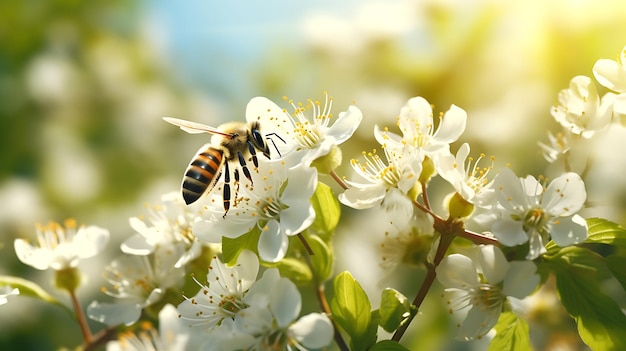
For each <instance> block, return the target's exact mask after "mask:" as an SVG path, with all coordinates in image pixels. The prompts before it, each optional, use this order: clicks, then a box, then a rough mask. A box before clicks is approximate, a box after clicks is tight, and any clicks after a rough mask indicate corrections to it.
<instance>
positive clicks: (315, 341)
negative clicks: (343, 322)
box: [289, 313, 333, 350]
mask: <svg viewBox="0 0 626 351" xmlns="http://www.w3.org/2000/svg"><path fill="white" fill-rule="evenodd" d="M289 334H291V335H292V336H293V337H294V338H295V339H296V340H298V342H300V343H301V344H302V346H304V347H306V348H308V349H314V350H316V349H321V348H323V347H326V346H328V344H330V342H331V341H332V338H333V326H332V324H331V323H330V320H329V319H328V317H326V315H325V314H322V313H310V314H307V315H305V316H302V317H301V318H300V319H298V320H297V321H296V322H295V323H293V324H292V325H291V326H290V327H289Z"/></svg>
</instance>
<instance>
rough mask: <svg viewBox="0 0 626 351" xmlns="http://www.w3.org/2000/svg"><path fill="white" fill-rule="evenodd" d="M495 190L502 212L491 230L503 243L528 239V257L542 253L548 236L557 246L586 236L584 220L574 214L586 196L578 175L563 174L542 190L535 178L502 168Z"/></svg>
mask: <svg viewBox="0 0 626 351" xmlns="http://www.w3.org/2000/svg"><path fill="white" fill-rule="evenodd" d="M494 189H495V191H496V198H497V201H498V204H499V205H500V206H501V209H500V210H501V213H500V216H499V217H498V218H497V219H496V220H495V221H494V222H493V223H492V226H491V232H492V233H493V235H494V236H495V237H496V238H497V239H498V240H499V241H500V242H501V243H502V244H504V245H506V246H515V245H521V244H524V243H526V242H529V251H528V256H527V257H526V258H527V259H534V258H536V257H538V256H539V255H540V254H542V253H544V252H545V247H544V241H545V240H548V239H550V238H551V239H552V240H554V242H555V243H556V244H557V245H559V246H568V245H573V244H576V243H579V242H581V241H583V240H585V239H586V238H587V223H586V222H585V219H584V218H582V217H581V216H579V215H577V214H575V213H576V212H578V211H579V210H580V209H581V208H582V207H583V205H584V203H585V200H586V198H587V192H586V191H585V185H584V183H583V181H582V179H581V178H580V176H579V175H578V174H576V173H565V174H563V175H562V176H560V177H558V178H556V179H554V180H553V181H552V182H550V184H549V185H548V188H547V189H544V187H543V186H542V185H541V184H540V183H539V182H538V181H537V180H536V179H535V178H534V177H532V176H527V177H526V178H518V177H517V176H516V175H515V173H513V171H511V170H510V169H508V168H505V169H503V170H502V171H501V172H500V173H499V174H498V175H497V176H496V178H495V180H494Z"/></svg>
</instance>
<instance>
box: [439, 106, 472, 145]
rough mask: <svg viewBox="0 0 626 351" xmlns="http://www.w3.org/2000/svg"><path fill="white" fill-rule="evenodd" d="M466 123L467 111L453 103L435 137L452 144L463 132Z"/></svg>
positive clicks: (440, 141) (441, 141)
mask: <svg viewBox="0 0 626 351" xmlns="http://www.w3.org/2000/svg"><path fill="white" fill-rule="evenodd" d="M466 123H467V112H465V110H463V109H462V108H460V107H458V106H456V105H452V106H450V109H449V110H448V111H447V112H446V113H445V114H444V116H443V119H442V121H441V124H440V125H439V128H437V131H436V132H435V134H434V135H433V138H434V139H435V140H436V141H437V142H439V143H444V144H450V143H451V142H453V141H456V140H457V139H458V138H459V137H460V136H461V134H463V132H464V131H465V125H466Z"/></svg>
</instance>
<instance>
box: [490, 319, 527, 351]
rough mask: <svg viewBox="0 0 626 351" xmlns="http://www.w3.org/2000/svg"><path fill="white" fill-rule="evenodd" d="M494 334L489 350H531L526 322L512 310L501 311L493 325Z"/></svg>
mask: <svg viewBox="0 0 626 351" xmlns="http://www.w3.org/2000/svg"><path fill="white" fill-rule="evenodd" d="M494 328H495V329H496V336H495V337H494V338H493V340H491V344H490V345H489V351H501V350H506V351H527V350H531V349H532V347H531V345H530V338H529V334H528V323H526V321H525V320H523V319H520V318H519V317H518V316H517V315H516V314H515V313H513V312H510V311H509V312H503V313H502V314H500V318H498V323H496V325H495V326H494Z"/></svg>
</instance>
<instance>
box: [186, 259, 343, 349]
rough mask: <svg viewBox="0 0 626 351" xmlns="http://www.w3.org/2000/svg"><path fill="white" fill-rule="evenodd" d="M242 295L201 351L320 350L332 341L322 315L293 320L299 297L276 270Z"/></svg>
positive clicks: (273, 269)
mask: <svg viewBox="0 0 626 351" xmlns="http://www.w3.org/2000/svg"><path fill="white" fill-rule="evenodd" d="M248 252H249V251H248ZM242 295H243V298H240V297H239V295H238V298H237V299H236V300H237V301H238V302H237V304H236V306H237V308H233V309H231V311H230V312H232V315H231V318H228V317H224V318H223V319H221V320H220V323H219V324H218V325H215V326H214V327H213V328H211V329H210V330H209V331H208V333H207V334H206V337H205V340H206V341H205V345H203V349H208V350H219V351H230V350H233V351H234V350H241V349H245V350H259V351H261V350H268V349H271V350H294V348H293V347H294V346H295V349H297V350H308V349H320V348H323V347H325V346H327V345H328V344H329V343H330V341H331V340H332V336H333V327H332V324H331V323H330V320H329V319H328V317H326V316H325V315H323V314H320V313H311V314H308V315H306V316H303V317H301V318H300V319H298V320H296V319H297V317H298V315H299V314H300V310H301V307H302V297H301V295H300V292H299V291H298V289H297V288H296V286H295V284H294V283H293V282H291V281H290V280H289V279H287V278H281V277H280V275H279V273H278V270H277V269H276V268H270V269H268V270H266V271H265V273H264V274H263V277H262V278H261V279H259V280H258V281H256V282H254V284H252V286H251V287H250V289H249V290H248V291H245V292H244V293H243V294H242ZM228 302H231V300H228ZM228 302H227V304H228ZM179 309H180V308H179ZM204 314H205V313H201V315H204Z"/></svg>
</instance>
